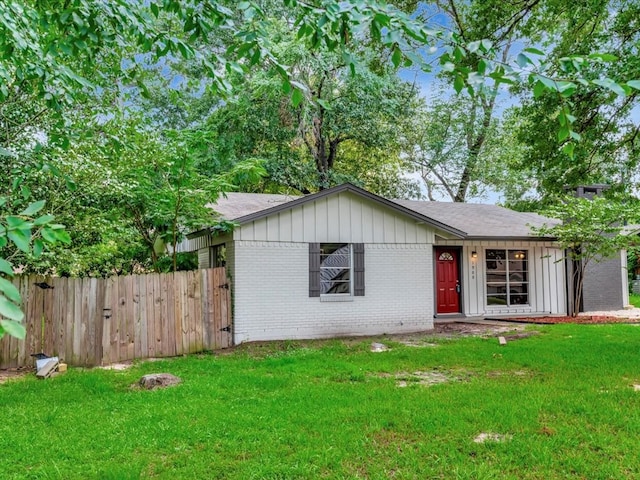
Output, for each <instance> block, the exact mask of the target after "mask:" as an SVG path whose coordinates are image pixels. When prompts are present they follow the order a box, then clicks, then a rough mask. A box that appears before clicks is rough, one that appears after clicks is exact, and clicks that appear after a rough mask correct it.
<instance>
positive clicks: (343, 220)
mask: <svg viewBox="0 0 640 480" xmlns="http://www.w3.org/2000/svg"><path fill="white" fill-rule="evenodd" d="M354 202H357V200H356V199H355V198H353V197H352V196H351V195H348V194H346V193H341V194H340V195H338V214H339V217H338V221H336V219H334V222H335V223H336V224H338V225H339V228H338V237H339V239H340V240H342V239H345V238H346V239H349V241H350V242H356V240H354V237H353V232H352V230H353V225H352V224H351V218H352V217H351V204H352V203H354ZM338 222H339V223H338Z"/></svg>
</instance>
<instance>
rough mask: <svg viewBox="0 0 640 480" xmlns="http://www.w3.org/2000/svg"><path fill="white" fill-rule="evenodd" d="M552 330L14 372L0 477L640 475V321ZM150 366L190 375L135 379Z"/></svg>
mask: <svg viewBox="0 0 640 480" xmlns="http://www.w3.org/2000/svg"><path fill="white" fill-rule="evenodd" d="M536 329H537V330H538V331H540V332H541V334H540V335H536V336H533V337H529V338H526V339H521V340H517V341H510V342H509V343H508V344H507V345H506V346H504V347H500V346H499V345H498V342H497V340H496V339H495V338H490V339H482V338H462V339H456V340H446V339H433V340H432V341H433V342H434V343H436V344H437V345H436V346H430V347H426V348H416V347H409V346H403V345H400V344H395V343H392V342H388V344H389V345H390V346H391V347H392V350H391V351H388V352H383V353H371V352H369V348H368V347H369V345H370V343H371V340H370V339H369V340H367V341H365V340H362V341H361V340H350V341H349V342H342V341H338V340H332V341H326V342H309V343H304V342H299V343H298V342H293V343H292V342H283V343H274V344H269V345H263V346H257V345H254V346H245V347H241V348H238V349H237V350H235V351H234V352H231V353H228V354H224V355H200V356H191V357H188V358H179V359H173V360H166V361H159V362H144V363H140V364H138V365H136V366H135V367H134V368H132V369H130V370H127V371H124V372H115V371H103V370H91V371H89V370H80V369H72V370H70V371H69V372H68V373H66V374H64V375H61V376H59V377H57V378H54V379H50V380H45V381H38V380H36V379H35V378H34V377H32V376H29V377H27V378H25V379H21V380H13V381H10V382H8V383H6V384H3V385H0V405H1V407H0V408H1V409H2V410H1V412H2V421H1V422H0V446H1V449H0V452H1V454H0V478H2V479H23V478H24V479H94V478H97V479H138V478H161V479H176V478H177V479H182V478H184V479H216V478H220V479H227V478H229V479H252V478H256V479H257V478H269V479H289V478H337V479H351V478H369V479H387V478H396V479H398V478H402V479H414V478H418V479H427V478H469V479H490V478H499V479H503V478H513V479H527V478H531V479H555V478H558V479H559V478H563V479H564V478H586V479H605V478H606V479H621V478H640V454H639V453H638V439H639V438H640V392H635V391H634V390H633V388H632V385H633V384H636V383H638V384H640V361H639V353H640V326H630V325H605V326H600V325H588V326H587V325H584V326H575V325H556V326H547V327H537V328H536ZM382 341H385V340H382ZM415 371H421V372H438V373H441V374H443V375H444V376H447V377H450V378H452V377H453V378H455V379H456V381H450V382H447V383H442V384H438V385H433V386H430V387H427V386H423V385H419V384H418V383H417V382H414V381H412V380H411V378H410V377H409V376H407V375H404V374H403V372H406V373H411V372H415ZM151 372H169V373H173V374H176V375H178V376H180V377H182V379H183V384H181V385H179V386H177V387H173V388H168V389H164V390H155V391H140V390H136V389H132V388H130V385H131V384H132V383H134V382H136V381H137V379H139V378H140V376H141V375H143V374H145V373H151ZM397 374H400V377H401V378H403V379H405V380H406V381H407V384H408V386H407V387H405V388H399V387H398V386H397V383H398V378H397V377H396V375H397ZM482 432H487V433H499V434H505V435H509V436H510V440H508V441H506V442H503V443H495V442H493V443H491V442H489V443H484V444H477V443H474V441H473V439H474V437H476V436H477V435H478V434H479V433H482Z"/></svg>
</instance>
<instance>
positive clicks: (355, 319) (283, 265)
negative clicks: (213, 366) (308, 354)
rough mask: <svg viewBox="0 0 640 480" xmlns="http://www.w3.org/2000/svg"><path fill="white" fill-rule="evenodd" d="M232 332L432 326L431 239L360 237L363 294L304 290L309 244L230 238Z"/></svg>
mask: <svg viewBox="0 0 640 480" xmlns="http://www.w3.org/2000/svg"><path fill="white" fill-rule="evenodd" d="M234 243H235V245H234V247H235V251H234V266H233V267H234V268H233V270H234V271H233V277H234V282H233V284H234V290H233V297H234V339H235V342H236V343H242V342H247V341H256V340H281V339H301V338H322V337H333V336H341V335H345V336H346V335H371V334H382V333H400V332H411V331H419V330H428V329H432V328H433V312H434V309H433V273H432V271H433V264H432V248H433V247H432V245H428V244H422V245H421V244H414V245H409V244H406V245H405V244H366V245H365V296H364V297H353V298H352V301H349V302H323V301H321V299H320V298H318V297H315V298H314V297H311V298H310V297H309V245H308V244H307V243H283V242H255V241H236V242H234Z"/></svg>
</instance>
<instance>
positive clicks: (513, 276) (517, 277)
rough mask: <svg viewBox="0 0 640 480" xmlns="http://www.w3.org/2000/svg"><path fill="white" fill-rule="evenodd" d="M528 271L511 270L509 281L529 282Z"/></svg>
mask: <svg viewBox="0 0 640 480" xmlns="http://www.w3.org/2000/svg"><path fill="white" fill-rule="evenodd" d="M528 281H529V280H528V278H527V272H512V271H511V270H510V271H509V282H528Z"/></svg>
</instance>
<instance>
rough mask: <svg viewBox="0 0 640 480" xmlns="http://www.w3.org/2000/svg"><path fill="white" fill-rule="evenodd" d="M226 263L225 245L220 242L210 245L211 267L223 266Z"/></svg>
mask: <svg viewBox="0 0 640 480" xmlns="http://www.w3.org/2000/svg"><path fill="white" fill-rule="evenodd" d="M226 265H227V246H226V244H224V243H222V244H220V245H215V246H213V247H211V267H224V266H226Z"/></svg>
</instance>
